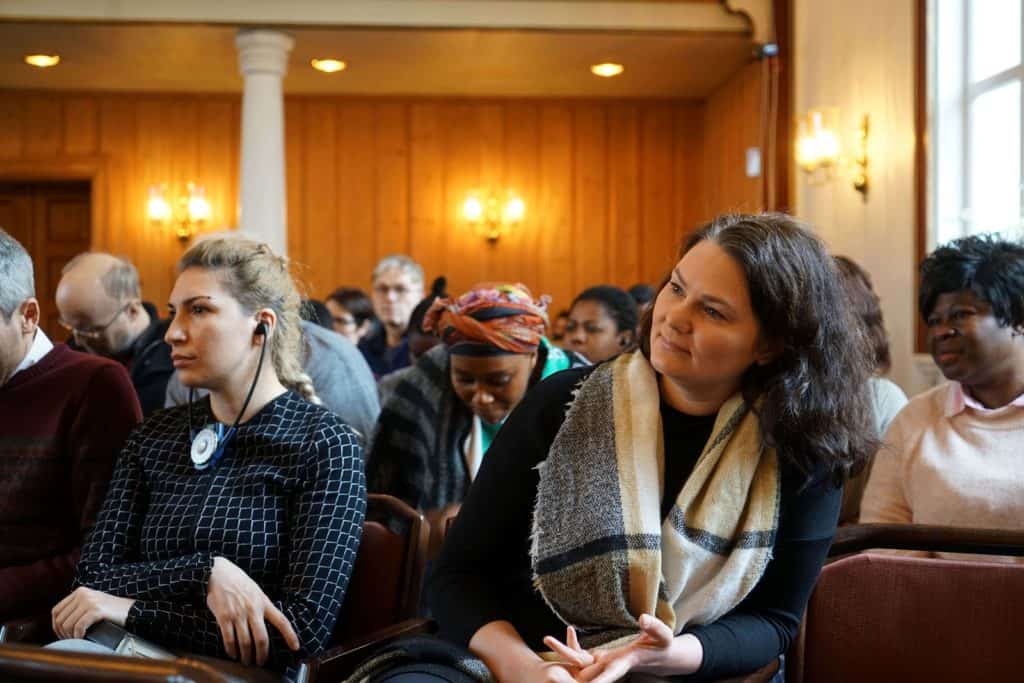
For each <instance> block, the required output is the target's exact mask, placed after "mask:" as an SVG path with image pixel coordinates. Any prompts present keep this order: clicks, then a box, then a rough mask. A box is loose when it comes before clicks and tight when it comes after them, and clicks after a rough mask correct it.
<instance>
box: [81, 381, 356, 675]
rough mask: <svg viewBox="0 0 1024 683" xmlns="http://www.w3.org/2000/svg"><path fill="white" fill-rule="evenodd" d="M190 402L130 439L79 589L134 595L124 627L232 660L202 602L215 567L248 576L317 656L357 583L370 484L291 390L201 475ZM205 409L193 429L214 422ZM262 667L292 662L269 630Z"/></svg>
mask: <svg viewBox="0 0 1024 683" xmlns="http://www.w3.org/2000/svg"><path fill="white" fill-rule="evenodd" d="M186 410H187V406H179V407H177V408H171V409H169V410H164V411H159V412H157V413H155V414H154V415H153V416H152V417H150V418H149V419H148V420H146V422H145V423H143V425H142V426H141V427H140V428H139V429H138V430H137V431H136V432H135V433H134V434H133V435H132V437H131V438H129V440H128V442H127V443H126V445H125V447H124V449H123V451H122V452H121V456H120V458H119V460H118V463H117V468H116V471H115V472H114V477H113V479H112V480H111V482H110V489H109V491H108V493H107V498H106V501H105V502H104V504H103V509H102V511H101V512H100V515H99V519H98V521H97V523H96V527H95V528H94V530H93V532H92V535H91V536H90V537H89V539H88V541H87V542H86V544H85V547H84V548H83V549H82V558H81V561H80V562H79V566H78V579H77V581H78V583H79V584H80V585H83V586H88V587H90V588H94V589H97V590H100V591H103V592H106V593H110V594H113V595H118V596H123V597H129V598H135V600H136V602H135V604H134V605H133V606H132V608H131V611H130V612H129V614H128V621H127V624H126V628H127V629H128V630H129V631H132V632H133V633H136V634H138V635H140V636H142V637H144V638H148V639H150V640H152V641H154V642H157V643H161V644H164V645H166V646H168V647H171V648H178V649H181V650H186V651H189V652H194V653H198V654H206V655H214V656H219V657H224V656H226V654H225V652H224V647H223V643H222V642H221V635H220V630H219V629H218V627H217V622H216V620H215V619H214V617H213V613H212V612H210V610H209V608H208V607H207V606H206V584H207V581H208V579H209V577H210V570H211V568H212V566H213V558H214V557H216V556H218V555H222V556H224V557H225V558H227V559H229V560H231V561H232V562H234V563H235V564H237V565H238V566H239V567H240V568H241V569H243V570H244V571H245V572H246V573H247V574H248V575H249V576H250V577H252V579H253V580H254V581H256V583H258V584H259V585H260V587H261V588H262V589H263V591H264V592H265V593H266V594H267V595H268V596H269V597H270V599H271V600H273V601H274V603H275V604H276V605H277V607H278V608H279V609H280V610H281V611H282V612H284V614H285V616H286V617H288V620H289V621H290V622H291V624H292V626H293V627H294V628H295V632H296V633H297V634H298V636H299V640H300V641H301V643H302V650H301V651H300V653H299V655H304V654H315V653H318V652H319V651H320V650H322V649H323V648H324V647H325V646H326V644H327V642H328V640H329V638H330V635H331V631H332V629H333V628H334V623H335V620H336V618H337V615H338V611H339V609H340V607H341V602H342V598H343V597H344V596H345V586H346V585H347V584H348V580H349V577H350V576H351V574H352V565H353V563H354V561H355V557H356V550H357V548H358V545H359V535H360V532H361V530H362V523H363V515H364V513H365V511H366V485H365V483H364V478H363V465H362V457H361V453H360V448H359V445H358V442H357V440H356V437H355V434H354V432H352V430H350V429H349V428H348V427H347V426H346V425H345V424H343V423H342V422H341V421H340V420H338V418H337V417H336V416H335V415H333V414H332V413H330V412H329V411H327V410H326V409H324V408H322V407H320V406H315V405H312V404H310V403H308V402H306V401H304V400H303V399H302V398H301V397H299V396H298V395H297V394H295V393H292V392H286V393H285V394H282V395H281V396H279V397H278V398H276V399H274V400H273V401H271V402H270V403H269V404H267V405H266V406H265V407H264V408H263V409H262V410H261V411H260V412H259V413H258V414H257V415H256V416H255V417H254V418H253V419H251V420H250V421H249V422H247V423H246V424H244V425H241V426H240V427H239V428H238V432H237V433H236V434H235V436H234V438H233V439H232V441H231V442H230V444H229V446H228V448H227V451H226V453H225V454H224V457H223V458H222V459H221V460H220V462H219V463H218V464H217V465H216V466H215V467H213V468H209V469H207V470H205V471H198V470H196V469H195V468H194V467H193V466H192V462H191V460H190V458H189V447H190V443H191V439H190V438H189V435H188V414H187V411H186ZM209 416H210V412H209V400H208V399H203V400H202V401H199V402H197V403H196V404H195V405H194V406H193V426H194V427H196V428H198V427H199V426H201V425H203V424H205V423H207V422H209V421H211V418H210V417H209ZM267 630H268V632H269V633H270V637H271V640H270V662H269V665H270V666H271V667H273V668H276V669H279V670H280V669H284V668H286V667H288V666H289V665H291V664H294V662H295V658H296V655H295V654H292V653H290V651H289V650H288V648H287V646H286V645H285V644H284V639H283V638H282V637H281V635H280V634H279V633H278V632H277V629H275V628H273V627H272V626H268V629H267Z"/></svg>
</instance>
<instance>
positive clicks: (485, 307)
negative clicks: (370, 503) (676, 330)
mask: <svg viewBox="0 0 1024 683" xmlns="http://www.w3.org/2000/svg"><path fill="white" fill-rule="evenodd" d="M548 301H549V299H548V297H541V298H540V299H539V300H535V299H534V298H533V295H532V294H531V293H530V290H529V289H528V288H527V287H526V286H525V285H522V284H495V283H487V284H481V285H477V286H476V287H474V288H473V289H472V290H470V291H469V292H466V293H465V294H463V295H462V296H460V297H458V298H455V299H449V298H442V299H438V300H437V301H436V302H434V305H433V306H432V307H431V309H430V311H428V312H427V315H426V318H425V319H424V321H423V329H424V331H428V332H432V333H433V334H435V335H437V336H438V337H440V338H441V340H442V341H443V344H441V345H439V346H438V347H436V348H434V349H432V350H431V351H430V352H428V353H426V354H425V355H424V356H423V357H422V358H420V360H419V361H418V362H417V364H416V366H415V369H414V370H412V371H411V372H410V373H409V374H408V376H407V377H406V378H405V379H404V380H403V381H402V382H401V383H400V384H399V385H398V386H397V387H396V388H395V391H394V394H393V395H392V396H391V398H390V399H389V400H388V401H387V402H386V403H385V404H384V406H383V409H382V412H381V416H380V419H379V421H378V423H377V429H376V432H375V434H374V439H373V445H372V447H371V449H370V454H369V457H368V459H367V463H366V469H367V478H368V484H369V490H370V491H373V492H377V493H388V494H391V495H393V496H396V497H398V498H402V499H403V500H405V501H406V502H408V503H409V504H411V505H412V506H413V507H417V508H419V509H422V510H432V509H437V508H442V507H444V506H446V505H448V504H450V503H457V502H461V500H462V499H463V497H465V495H466V491H467V490H468V489H469V485H470V483H471V482H472V480H473V478H474V477H475V476H476V472H477V469H478V468H479V467H480V462H481V460H482V458H483V457H484V454H485V453H486V452H487V449H488V447H489V446H490V444H491V441H492V439H493V438H494V435H495V434H497V432H498V430H499V429H500V428H501V425H502V423H503V422H504V421H505V418H506V417H507V416H508V414H509V413H510V412H512V409H513V408H515V406H516V405H518V404H519V402H520V401H521V400H522V398H523V396H525V395H526V391H527V389H529V387H530V386H532V385H533V384H535V383H537V382H539V381H540V380H541V379H543V378H544V377H547V376H548V375H551V374H553V373H555V372H558V371H559V370H564V369H567V368H570V367H575V366H578V365H581V364H584V361H583V360H582V359H581V358H580V357H579V356H576V355H574V354H567V353H566V352H564V351H562V350H561V349H558V348H557V347H554V346H552V345H551V344H550V343H549V342H548V341H547V339H546V338H545V336H544V335H545V334H546V332H547V327H548V318H547V304H548Z"/></svg>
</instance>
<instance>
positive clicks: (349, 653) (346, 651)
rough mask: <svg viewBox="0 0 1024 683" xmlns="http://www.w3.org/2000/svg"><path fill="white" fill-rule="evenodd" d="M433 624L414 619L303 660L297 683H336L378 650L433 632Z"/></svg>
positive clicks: (427, 620)
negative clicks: (321, 681)
mask: <svg viewBox="0 0 1024 683" xmlns="http://www.w3.org/2000/svg"><path fill="white" fill-rule="evenodd" d="M436 629H437V624H436V623H435V622H434V620H433V619H424V618H422V617H417V618H414V619H406V620H405V621H400V622H398V623H397V624H393V625H391V626H388V627H385V628H382V629H378V630H377V631H374V632H373V633H370V634H368V635H366V636H364V637H362V638H357V639H355V640H352V641H350V642H347V643H342V644H341V645H337V646H335V647H332V648H330V649H328V650H324V651H323V652H321V653H320V655H319V656H316V657H307V658H306V659H304V660H302V663H301V664H300V666H299V673H298V676H297V677H296V679H295V680H296V681H297V683H305V682H306V681H313V680H325V681H340V680H344V679H346V678H348V676H349V675H350V674H351V673H352V672H353V671H355V670H356V667H358V666H359V665H360V664H362V663H363V662H364V661H365V660H366V659H368V658H369V656H370V655H371V654H372V653H373V652H374V651H376V650H378V649H379V648H381V647H383V646H385V645H387V644H389V643H393V642H394V641H396V640H398V639H400V638H405V637H407V636H415V635H423V634H429V633H433V632H434V631H435V630H436Z"/></svg>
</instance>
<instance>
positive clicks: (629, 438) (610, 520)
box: [531, 352, 779, 647]
mask: <svg viewBox="0 0 1024 683" xmlns="http://www.w3.org/2000/svg"><path fill="white" fill-rule="evenodd" d="M663 441H664V439H663V436H662V427H661V412H660V399H659V392H658V378H657V375H656V373H655V371H654V369H653V368H652V367H651V365H650V363H649V362H648V360H647V359H646V358H645V357H644V356H643V355H642V354H641V353H639V352H637V353H631V354H623V355H622V356H620V357H619V358H618V359H616V360H615V361H614V362H611V363H607V364H605V365H603V366H601V367H599V368H598V369H597V370H595V371H594V372H593V373H592V374H591V375H590V376H589V377H588V378H587V379H586V380H585V381H584V382H583V383H582V384H581V385H580V387H579V388H578V389H577V391H576V397H575V399H574V400H573V402H572V404H571V405H570V406H569V409H568V412H567V413H566V418H565V422H564V423H563V424H562V427H561V429H560V430H559V431H558V434H557V436H556V437H555V440H554V442H553V443H552V445H551V449H550V451H549V454H548V457H547V460H546V461H545V462H544V463H542V464H541V465H540V466H539V469H540V486H539V488H538V491H537V500H536V507H535V509H534V520H533V538H532V544H531V559H532V565H533V572H534V582H535V585H536V586H537V588H538V590H539V591H540V592H541V594H542V595H543V596H544V599H545V601H546V602H547V603H548V605H549V606H550V607H551V608H552V610H554V612H555V614H557V615H558V616H559V618H561V619H562V620H563V621H564V622H565V623H567V624H571V625H573V626H575V627H576V628H577V629H578V630H579V631H580V632H581V640H582V641H583V644H584V646H586V647H593V646H597V645H610V644H612V643H613V642H614V643H618V642H619V641H620V639H628V638H631V637H635V636H636V634H637V633H638V626H637V619H638V618H639V616H640V615H641V614H644V613H647V614H653V615H655V616H657V617H658V618H659V619H661V620H662V621H664V622H665V623H666V624H667V625H668V626H669V627H670V628H671V629H672V631H673V633H676V634H678V633H680V632H681V631H682V630H683V628H684V627H685V626H686V625H687V624H691V623H694V624H702V623H710V622H712V621H714V620H716V619H718V618H719V617H721V616H722V615H724V614H725V613H726V612H728V611H730V610H731V609H733V608H734V607H735V606H736V605H738V604H739V603H740V601H742V600H743V598H744V597H746V595H747V594H748V593H749V592H750V591H751V589H752V588H753V587H754V585H755V584H757V582H758V580H759V579H760V578H761V575H762V574H763V573H764V569H765V566H766V565H767V564H768V561H769V560H770V559H771V553H772V547H773V545H774V542H775V533H776V527H777V525H778V512H779V467H778V459H777V457H776V454H775V452H774V450H771V449H768V450H765V449H764V448H763V447H762V445H761V439H760V429H759V426H758V422H757V418H756V416H755V415H754V414H753V413H752V412H751V411H750V410H749V409H748V406H747V405H746V404H745V403H744V401H743V400H742V398H740V397H739V396H738V395H737V396H734V397H732V398H731V399H729V400H728V401H727V402H726V403H725V404H724V405H723V406H722V408H721V409H720V410H719V413H718V417H717V419H716V420H715V426H714V429H713V431H712V435H711V438H710V439H709V440H708V443H707V445H706V446H705V447H704V451H703V453H702V454H701V456H700V458H699V459H698V461H697V463H696V465H695V467H694V469H693V472H692V473H691V475H690V477H689V478H688V479H687V480H686V482H685V484H684V485H683V488H682V491H680V493H679V497H678V498H677V499H676V502H675V505H674V506H673V507H672V510H671V512H670V513H669V515H668V517H667V519H666V520H665V521H664V523H663V522H662V520H661V494H662V491H663V489H664V458H665V457H666V454H665V453H664V443H663ZM667 457H672V453H671V452H669V453H668V454H667Z"/></svg>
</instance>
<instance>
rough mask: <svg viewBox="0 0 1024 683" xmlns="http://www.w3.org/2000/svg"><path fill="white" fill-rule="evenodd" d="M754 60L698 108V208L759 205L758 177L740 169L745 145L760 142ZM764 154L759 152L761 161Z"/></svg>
mask: <svg viewBox="0 0 1024 683" xmlns="http://www.w3.org/2000/svg"><path fill="white" fill-rule="evenodd" d="M761 69H762V65H761V63H760V62H751V63H750V64H747V65H746V66H744V67H743V68H742V69H740V70H739V71H737V72H736V73H735V74H734V75H733V76H732V77H731V78H730V79H729V80H728V81H726V82H725V83H724V84H722V85H721V86H719V88H718V89H717V90H716V91H715V92H714V93H712V95H711V97H709V98H708V100H707V105H706V107H705V109H704V144H703V148H704V150H705V151H706V154H705V157H704V168H705V178H706V182H705V185H704V192H703V196H704V214H705V215H706V216H709V217H710V216H713V215H714V214H716V213H721V212H723V211H741V212H751V211H760V210H762V208H763V207H764V183H763V174H762V176H761V177H757V178H748V177H747V175H746V151H747V149H748V148H750V147H759V148H760V147H761V146H762V144H763V140H762V135H761V126H762V121H761V116H760V114H759V112H760V111H761V97H762V91H761V77H762V73H761ZM769 161H771V160H769V159H767V158H762V166H764V164H766V163H768V162H769Z"/></svg>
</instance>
